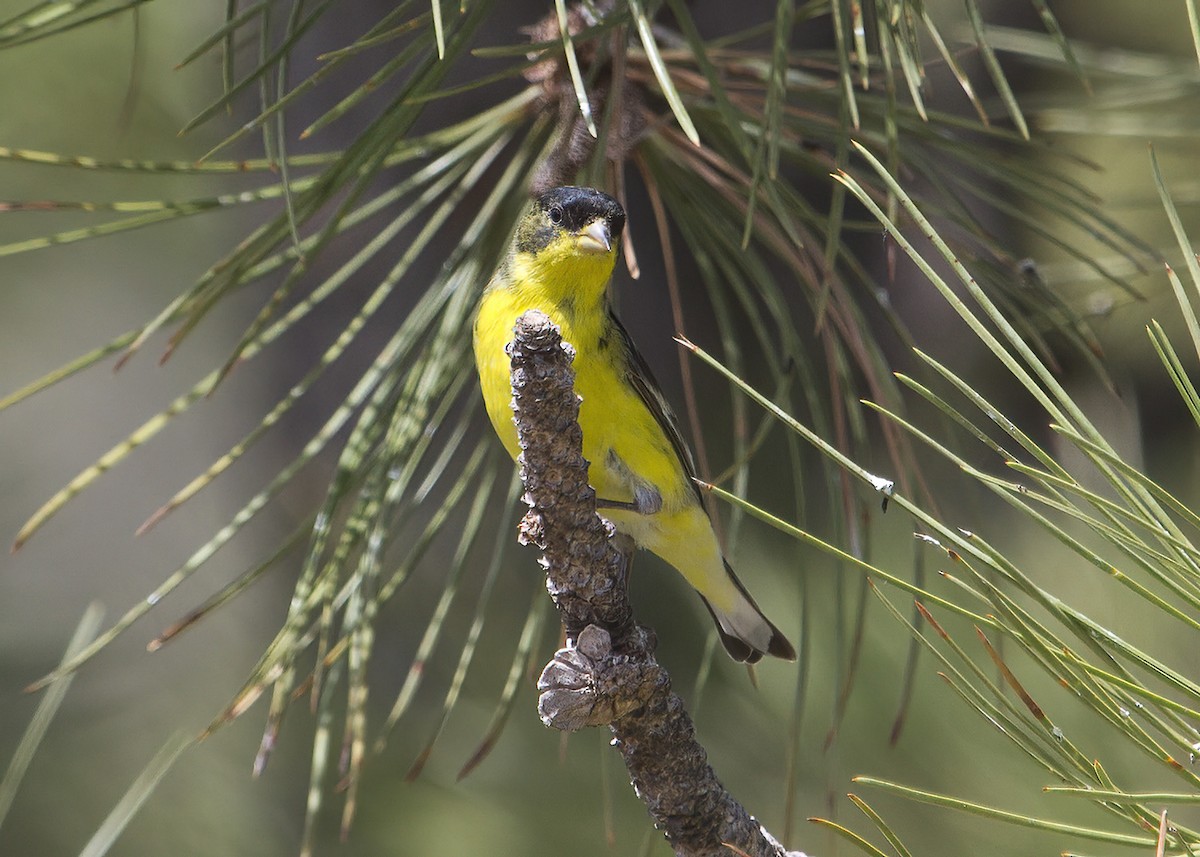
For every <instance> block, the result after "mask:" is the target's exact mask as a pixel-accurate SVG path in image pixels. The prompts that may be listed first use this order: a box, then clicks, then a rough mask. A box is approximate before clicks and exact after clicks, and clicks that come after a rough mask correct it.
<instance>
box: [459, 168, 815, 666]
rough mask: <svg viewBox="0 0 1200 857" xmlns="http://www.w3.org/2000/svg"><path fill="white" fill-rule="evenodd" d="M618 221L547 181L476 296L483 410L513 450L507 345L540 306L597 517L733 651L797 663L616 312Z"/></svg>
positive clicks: (602, 197)
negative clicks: (759, 599) (667, 580)
mask: <svg viewBox="0 0 1200 857" xmlns="http://www.w3.org/2000/svg"><path fill="white" fill-rule="evenodd" d="M624 228H625V210H624V209H623V208H621V204H620V203H619V202H617V201H616V200H615V199H613V198H612V197H611V196H608V195H607V194H604V193H601V192H600V191H597V190H593V189H591V188H582V187H559V188H554V189H553V190H549V191H547V192H546V193H544V194H542V195H541V196H540V197H538V198H537V200H535V201H534V203H533V205H532V206H531V208H530V209H529V211H528V212H527V213H526V214H525V216H524V217H523V218H522V220H521V223H520V225H519V226H518V227H517V232H516V235H515V236H514V238H513V243H512V246H511V247H510V248H509V252H508V256H507V258H506V259H505V260H504V262H503V263H502V264H501V265H500V268H499V270H497V271H496V273H495V275H494V276H493V277H492V280H491V282H490V283H489V284H488V286H487V289H486V290H485V291H484V293H483V297H482V299H481V301H480V304H479V312H478V315H477V317H476V321H475V361H476V363H477V364H478V367H479V379H480V384H481V386H482V388H483V400H484V403H485V404H486V406H487V412H488V416H489V417H491V420H492V425H493V426H494V427H495V429H496V433H497V434H498V435H499V436H500V440H501V441H502V442H503V443H504V446H505V448H506V449H507V450H508V452H509V454H510V455H512V456H513V458H516V456H517V453H518V452H519V451H520V450H519V448H518V446H517V430H516V426H515V425H514V424H513V417H512V410H511V408H510V404H509V403H510V402H511V400H512V388H511V383H510V380H509V372H510V365H509V358H508V355H507V354H506V353H505V351H504V346H505V345H506V344H507V343H508V342H509V341H510V340H511V339H512V330H513V325H514V324H515V323H516V320H517V318H519V317H520V316H521V315H522V314H523V313H524V312H526V311H527V310H531V309H540V310H541V311H542V312H544V313H546V315H548V316H549V317H550V318H551V319H552V320H553V321H554V322H555V323H556V324H557V325H559V327H560V328H561V329H562V335H563V339H565V340H566V341H567V342H569V343H571V345H573V346H574V347H575V364H574V368H575V389H576V392H577V393H578V394H579V395H580V397H581V398H582V402H581V404H580V406H579V425H580V428H581V429H582V430H583V455H584V457H585V458H586V459H587V460H588V461H589V462H590V466H589V468H588V479H589V481H590V482H591V485H592V487H593V488H594V489H595V490H596V497H597V505H598V506H599V507H600V509H601V514H603V515H604V516H605V517H606V518H608V519H609V520H611V521H612V522H613V524H614V525H615V526H616V528H617V531H618V532H621V533H625V534H627V535H629V536H630V537H632V538H633V540H634V542H635V543H636V544H637V545H638V546H639V547H642V548H646V549H647V550H649V551H651V552H653V553H655V554H658V556H660V557H662V558H663V559H664V560H666V561H667V562H669V563H670V564H671V565H673V566H674V567H675V568H676V569H677V570H678V571H679V573H680V574H682V575H683V576H684V578H686V579H687V581H688V583H690V584H691V585H692V586H693V587H694V588H695V589H696V591H697V592H699V593H700V596H701V597H702V598H703V599H704V603H705V606H707V607H708V609H709V611H710V612H711V613H712V615H713V618H714V619H715V620H716V622H717V628H718V629H719V631H720V634H721V642H722V643H724V644H725V649H726V651H728V652H729V654H730V656H731V657H733V658H734V659H735V660H738V661H746V662H749V663H755V662H757V661H759V660H760V659H761V658H762V656H763V655H764V654H770V655H774V656H776V657H779V658H785V659H787V660H795V658H796V652H795V650H794V649H793V648H792V646H791V644H790V643H789V642H788V641H787V639H786V638H785V637H784V636H783V634H782V633H780V631H779V629H777V628H776V627H775V626H774V625H772V624H771V622H770V621H768V620H767V618H766V617H765V616H764V615H763V614H762V611H761V610H759V608H758V605H756V604H755V603H754V599H752V598H751V597H750V594H749V593H748V592H747V591H746V588H745V587H744V586H742V584H741V582H740V581H739V580H738V579H737V578H736V577H735V576H734V574H733V570H732V569H730V567H729V564H728V563H727V562H725V558H724V557H723V556H722V555H721V548H720V545H719V544H718V543H717V536H716V533H715V532H713V528H712V522H711V521H710V520H709V518H708V514H707V513H706V512H705V511H704V504H703V503H702V501H701V496H700V491H699V488H697V486H696V483H695V482H693V481H692V477H693V476H694V474H695V466H694V464H693V462H692V456H691V452H690V451H689V449H688V447H687V444H686V443H685V442H684V440H683V438H682V437H681V435H680V433H679V429H678V428H677V427H676V424H675V420H674V418H673V416H672V414H671V411H670V408H669V407H668V405H667V404H666V401H665V400H664V398H663V395H662V393H661V392H659V389H658V385H657V384H655V382H654V378H653V377H652V376H651V374H650V370H649V368H648V367H647V366H646V362H645V360H644V359H643V358H642V356H641V355H640V354H639V353H638V351H637V349H636V348H635V347H634V345H633V342H632V341H631V340H630V338H629V334H628V333H626V332H625V328H624V327H622V326H621V323H620V322H619V321H618V320H617V318H616V316H615V315H613V312H612V307H611V305H610V303H609V296H608V283H609V280H610V279H611V277H612V272H613V265H614V264H615V262H616V258H617V243H618V241H619V239H620V236H621V231H622V230H623V229H624Z"/></svg>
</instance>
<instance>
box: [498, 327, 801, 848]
mask: <svg viewBox="0 0 1200 857" xmlns="http://www.w3.org/2000/svg"><path fill="white" fill-rule="evenodd" d="M509 348H510V351H509V353H510V356H511V357H512V385H513V411H514V414H515V422H516V424H517V432H518V435H519V437H520V442H521V450H522V452H521V456H520V459H519V463H520V466H521V478H522V480H523V481H524V484H525V501H526V502H527V503H528V504H529V507H530V509H529V512H528V513H527V514H526V516H525V518H524V520H523V521H522V522H521V532H520V539H521V541H522V542H523V543H526V544H530V543H532V544H536V545H537V546H538V547H540V548H541V549H542V556H541V559H540V560H539V561H540V563H541V564H542V566H543V567H544V568H545V570H546V589H547V590H548V591H549V592H550V596H551V598H553V599H554V603H555V605H556V606H557V607H558V611H559V614H560V616H561V617H562V622H563V627H564V629H565V630H566V637H567V645H566V648H563V649H560V650H559V651H558V652H557V654H556V655H555V657H554V660H553V661H551V662H550V663H549V664H548V665H547V666H546V668H545V669H544V670H543V672H542V675H541V678H540V679H539V680H538V689H539V690H540V691H541V696H540V697H539V699H538V713H539V714H540V715H541V718H542V720H543V722H545V723H546V725H548V726H551V727H554V728H556V729H560V730H565V731H575V730H578V729H581V728H583V727H585V726H608V727H609V729H611V730H612V734H613V737H614V739H615V741H614V745H615V746H616V747H617V749H618V750H619V752H620V753H621V755H622V756H623V757H624V759H625V765H626V767H627V768H628V770H629V776H630V780H631V782H632V784H633V787H634V790H635V791H636V792H637V794H638V796H639V797H640V798H641V799H642V801H643V802H644V803H645V804H646V808H647V810H649V812H650V817H651V818H652V819H653V821H654V824H655V826H656V827H658V829H660V830H662V831H663V832H664V834H665V835H666V838H667V841H668V842H670V844H671V847H672V848H674V849H675V853H676V854H677V855H680V857H730V855H737V854H745V855H748V857H785V855H787V857H803V855H801V854H800V853H799V852H788V851H787V850H786V849H784V848H783V846H781V845H780V844H779V843H778V842H776V841H775V839H774V837H772V836H771V834H770V833H768V832H767V831H766V830H765V829H763V827H762V825H760V824H759V823H758V822H757V821H755V820H754V818H753V817H752V816H751V815H750V814H749V813H748V812H747V811H746V810H745V808H744V807H743V806H742V805H741V804H740V803H738V802H737V801H736V800H735V799H734V798H733V796H732V795H731V794H730V793H729V792H728V791H727V790H726V789H725V787H724V786H722V785H721V783H720V781H719V780H718V779H717V777H716V774H715V773H714V772H713V770H712V767H711V766H709V764H708V757H707V754H706V753H705V751H704V748H703V747H702V746H701V745H700V744H699V742H698V741H697V740H696V737H695V729H694V728H693V725H692V720H691V718H690V717H689V716H688V714H687V712H686V711H685V710H684V706H683V701H682V700H681V699H680V698H679V697H678V696H676V695H675V694H674V693H672V692H671V679H670V676H669V675H668V674H667V671H666V670H665V669H663V668H662V667H661V666H660V665H659V664H658V662H657V661H656V660H655V658H654V648H655V642H656V641H655V637H654V633H653V632H652V631H651V630H650V629H648V628H644V627H642V626H640V625H638V624H637V623H636V622H635V621H634V617H633V610H632V609H631V607H630V605H629V598H628V593H627V590H626V572H627V569H628V563H629V559H630V556H631V555H632V551H633V545H632V544H630V543H629V542H628V540H626V539H623V538H621V537H614V535H613V531H612V526H611V524H609V523H608V522H607V521H604V520H603V519H601V518H600V517H599V516H598V515H597V514H596V496H595V492H593V490H592V488H591V487H590V486H589V485H588V481H587V467H588V463H587V461H586V460H585V459H584V458H583V453H582V433H581V431H580V429H579V423H578V417H579V398H578V396H576V395H575V390H574V377H575V375H574V372H573V371H572V369H571V362H572V360H573V359H574V349H573V348H572V347H571V346H570V345H569V344H567V343H564V342H563V341H562V337H561V335H560V332H559V330H558V328H557V327H556V326H555V325H554V324H553V323H552V322H551V321H550V319H549V318H547V317H546V316H545V315H544V314H543V313H541V312H538V311H536V310H533V311H530V312H527V313H525V314H524V315H523V316H521V318H520V319H518V320H517V324H516V327H515V329H514V340H513V342H512V343H511V345H510V347H509Z"/></svg>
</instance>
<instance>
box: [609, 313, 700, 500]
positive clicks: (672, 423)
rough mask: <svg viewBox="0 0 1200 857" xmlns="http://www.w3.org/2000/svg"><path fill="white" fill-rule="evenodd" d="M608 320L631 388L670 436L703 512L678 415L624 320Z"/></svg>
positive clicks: (610, 316) (694, 470) (694, 467)
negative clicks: (622, 356) (626, 327)
mask: <svg viewBox="0 0 1200 857" xmlns="http://www.w3.org/2000/svg"><path fill="white" fill-rule="evenodd" d="M608 319H609V322H610V323H611V325H612V328H613V330H615V331H616V333H617V336H618V338H619V339H620V346H621V349H622V350H623V351H624V352H625V377H626V379H627V380H628V381H629V384H630V386H632V387H633V389H635V390H637V393H638V396H640V397H641V399H642V401H643V402H645V404H646V408H647V409H648V410H649V411H650V413H651V414H652V415H653V416H654V420H655V422H657V423H658V425H659V427H660V428H661V429H662V430H663V434H665V435H666V436H667V440H669V441H670V442H671V448H672V449H673V450H674V451H675V455H676V457H677V458H678V459H679V461H680V463H681V464H682V465H683V474H684V476H685V477H686V478H687V481H688V484H689V485H690V486H691V487H692V493H693V494H695V495H696V502H697V503H699V504H700V508H701V509H703V508H704V497H703V496H702V495H701V493H700V486H699V485H697V484H696V483H695V481H694V478H695V476H696V462H695V460H694V459H693V458H692V450H691V449H690V448H689V447H688V445H687V442H686V441H685V440H684V439H683V434H682V433H680V431H679V423H678V422H677V421H676V419H675V414H674V412H673V411H672V410H671V406H670V405H669V404H667V400H666V397H664V396H663V394H662V390H660V389H659V387H658V382H656V381H655V380H654V373H653V372H651V371H650V367H649V366H648V365H647V364H646V358H644V357H642V355H641V353H640V352H639V351H638V350H637V347H636V346H634V344H633V340H632V339H631V338H630V337H629V331H627V330H626V329H625V326H624V325H622V324H621V320H620V319H619V318H617V317H616V315H614V314H613V313H612V312H610V313H609V314H608Z"/></svg>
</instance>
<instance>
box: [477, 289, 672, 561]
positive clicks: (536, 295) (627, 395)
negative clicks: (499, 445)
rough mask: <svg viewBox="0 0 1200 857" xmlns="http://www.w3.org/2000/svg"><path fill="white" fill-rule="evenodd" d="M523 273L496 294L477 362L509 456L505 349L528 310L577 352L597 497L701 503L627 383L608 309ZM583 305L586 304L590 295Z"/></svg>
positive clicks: (513, 444)
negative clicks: (543, 317)
mask: <svg viewBox="0 0 1200 857" xmlns="http://www.w3.org/2000/svg"><path fill="white" fill-rule="evenodd" d="M521 273H522V272H520V271H516V270H514V271H510V272H509V274H510V276H509V277H508V278H506V279H507V280H508V282H507V283H506V284H505V285H503V286H501V287H496V286H495V285H494V286H493V287H492V288H489V290H488V291H487V293H486V294H485V295H484V297H483V300H482V301H481V303H480V307H479V316H478V318H477V320H476V323H475V356H476V360H477V362H478V364H479V378H480V383H481V385H482V388H483V398H484V402H485V404H486V406H487V412H488V416H489V417H490V418H491V421H492V425H493V426H494V427H495V429H496V433H497V434H498V435H499V436H500V439H501V441H502V442H503V443H504V446H505V448H506V449H507V450H508V452H509V454H510V455H512V456H513V457H514V458H515V457H516V456H517V454H518V452H519V451H520V450H519V448H518V446H517V432H516V426H515V425H514V424H513V419H512V410H511V407H510V402H511V400H512V392H511V381H510V362H509V358H508V355H507V354H506V353H505V350H504V347H505V345H506V344H507V343H508V342H509V341H511V339H512V329H513V325H514V324H515V322H516V320H517V318H518V317H520V316H521V314H523V313H524V312H526V311H527V310H531V309H540V310H541V311H542V312H544V313H546V314H547V315H548V316H549V317H550V318H551V320H553V321H554V322H555V323H556V324H557V325H558V326H559V327H560V328H561V330H562V335H563V339H564V340H566V341H567V342H569V343H571V345H572V346H574V348H575V355H576V356H575V363H574V369H575V390H576V392H577V393H578V394H579V396H580V398H581V400H582V401H581V402H580V406H579V425H580V428H581V429H582V430H583V454H584V457H585V458H587V459H588V461H589V463H590V466H589V469H588V478H589V481H590V482H591V484H592V487H593V488H595V489H596V495H597V496H598V497H600V498H601V499H604V500H610V501H619V502H630V501H632V500H633V499H634V497H635V492H636V490H637V487H638V485H639V482H640V483H641V484H643V486H649V487H651V488H653V489H654V491H656V492H657V493H658V494H659V495H660V496H661V497H662V503H663V511H664V512H670V511H672V510H674V509H679V508H682V507H683V506H687V505H694V500H693V490H692V487H691V485H690V484H689V482H688V480H687V478H686V475H685V473H684V471H683V466H682V464H681V463H680V461H679V459H678V456H677V455H676V453H675V451H674V448H673V447H672V446H671V442H670V441H669V440H668V438H667V436H666V434H665V433H664V431H663V429H662V427H661V426H660V425H659V423H658V420H657V419H656V418H655V416H654V414H653V413H651V411H650V409H649V408H647V406H646V404H645V403H644V402H643V401H642V398H641V396H640V395H638V393H637V391H636V389H634V388H633V386H632V385H631V384H630V383H629V381H628V378H627V373H628V356H627V355H626V354H625V353H624V343H623V340H622V338H621V336H620V333H619V331H617V330H616V329H615V328H614V327H613V325H612V322H611V320H610V319H609V316H608V313H607V311H606V309H605V308H604V307H603V304H600V305H599V306H597V307H595V308H588V309H587V310H585V309H584V308H583V307H582V306H576V304H575V302H574V301H572V300H563V299H562V295H559V294H555V293H554V289H553V288H546V287H545V286H544V285H543V284H541V283H540V282H539V281H538V280H537V279H536V278H535V277H528V276H525V277H522V276H521ZM605 279H607V272H605ZM577 299H579V300H582V299H583V295H582V294H580V295H579V296H578V298H577ZM601 300H603V297H602V293H601ZM605 515H606V516H608V517H612V518H613V519H614V523H616V524H617V525H618V527H619V528H621V529H625V530H633V529H637V528H638V526H639V525H641V524H650V523H651V522H650V521H640V520H637V519H636V518H635V516H633V515H632V514H624V513H621V512H614V513H613V514H612V515H609V513H608V512H607V511H606V512H605ZM641 517H643V518H644V517H646V516H641ZM626 523H628V525H627V526H623V524H626ZM633 535H634V537H635V538H637V537H638V534H637V533H633Z"/></svg>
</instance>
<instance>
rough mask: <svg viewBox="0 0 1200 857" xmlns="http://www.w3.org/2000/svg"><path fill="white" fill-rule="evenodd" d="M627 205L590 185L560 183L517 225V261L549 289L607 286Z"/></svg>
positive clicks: (515, 247) (546, 193) (545, 194)
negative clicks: (572, 185)
mask: <svg viewBox="0 0 1200 857" xmlns="http://www.w3.org/2000/svg"><path fill="white" fill-rule="evenodd" d="M624 228H625V209H623V208H622V207H621V203H619V202H617V201H616V200H615V199H613V198H612V197H611V196H609V195H608V194H606V193H601V192H600V191H598V190H593V189H592V188H589V187H556V188H553V189H551V190H548V191H546V192H545V193H543V194H542V195H541V196H539V197H538V198H537V199H536V200H534V202H533V205H532V206H531V207H530V209H529V211H528V212H527V213H526V214H525V217H524V218H522V220H521V223H520V225H519V226H518V227H517V234H516V240H515V243H514V249H515V251H516V256H517V258H516V260H515V261H517V262H518V263H519V264H521V265H522V267H525V268H526V270H527V271H528V272H529V273H531V274H534V275H535V276H536V277H537V279H538V280H540V281H541V282H542V283H543V285H544V286H549V287H551V288H554V287H556V286H557V287H561V288H564V289H565V288H573V289H581V288H582V289H587V288H589V287H594V288H599V289H600V290H603V287H604V285H605V284H606V283H607V282H608V278H609V276H610V275H611V274H612V269H613V265H614V263H615V262H616V258H617V245H618V243H619V241H620V238H621V231H622V230H623V229H624Z"/></svg>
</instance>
